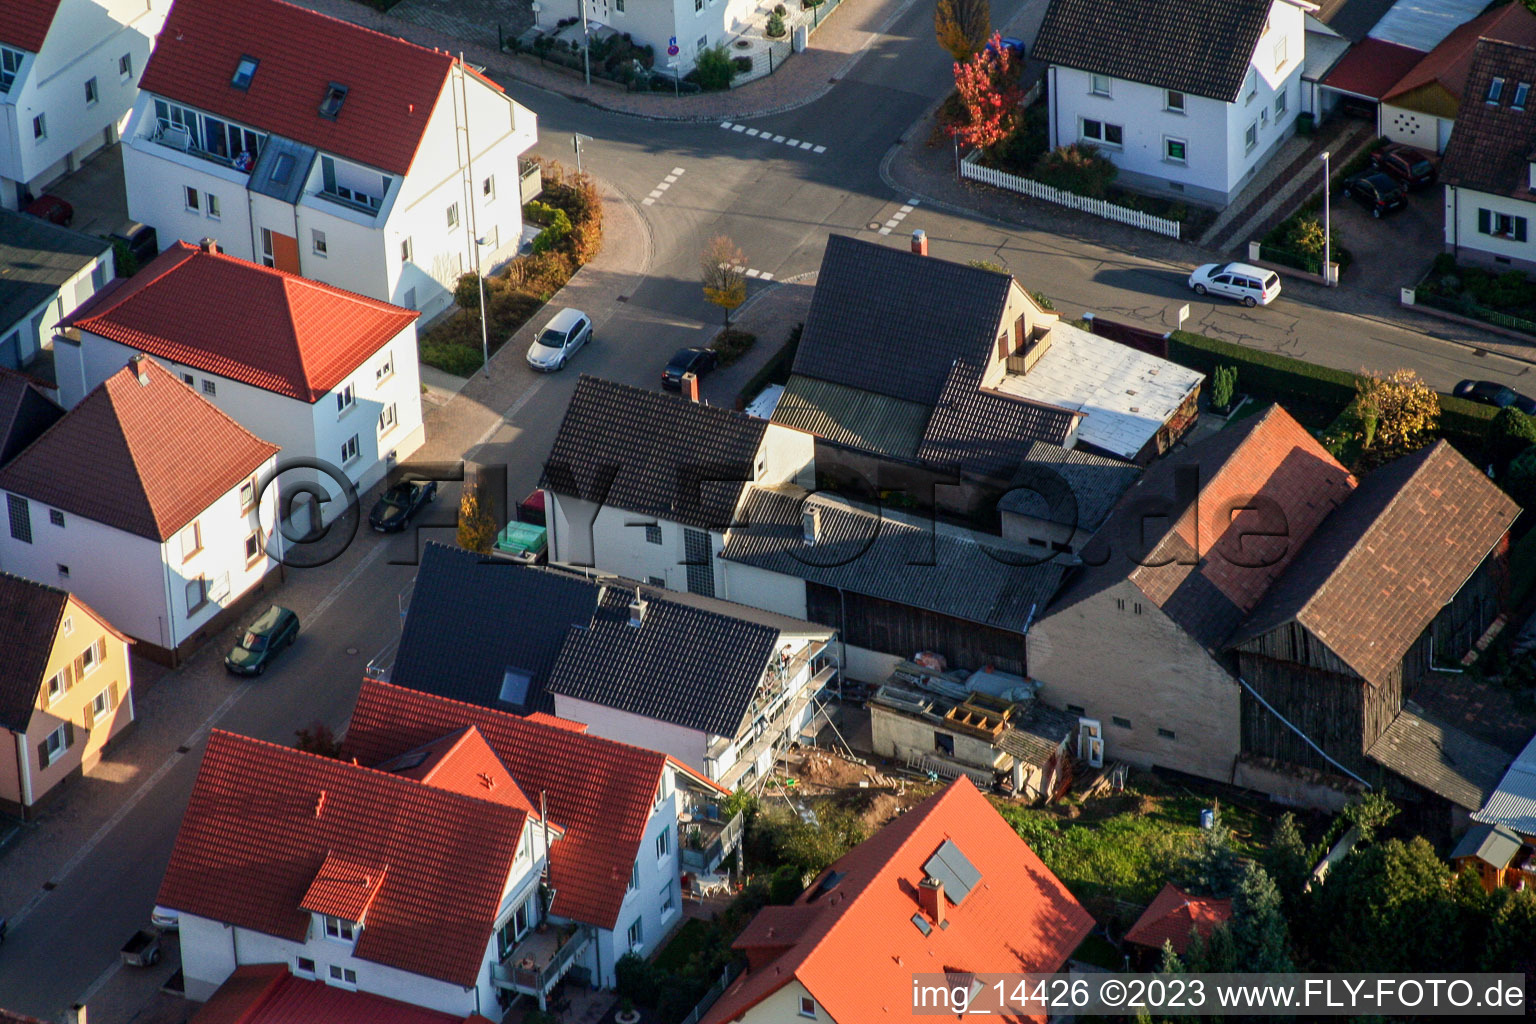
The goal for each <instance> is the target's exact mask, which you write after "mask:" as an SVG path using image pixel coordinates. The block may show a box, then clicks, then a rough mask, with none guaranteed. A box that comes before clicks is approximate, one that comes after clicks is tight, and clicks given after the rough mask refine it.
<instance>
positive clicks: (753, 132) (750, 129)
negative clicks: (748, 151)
mask: <svg viewBox="0 0 1536 1024" xmlns="http://www.w3.org/2000/svg"><path fill="white" fill-rule="evenodd" d="M747 134H748V135H756V134H757V129H756V128H748V129H747Z"/></svg>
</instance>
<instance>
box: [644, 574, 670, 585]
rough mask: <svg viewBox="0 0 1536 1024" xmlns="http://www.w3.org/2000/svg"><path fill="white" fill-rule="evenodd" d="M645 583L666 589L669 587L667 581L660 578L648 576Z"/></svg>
mask: <svg viewBox="0 0 1536 1024" xmlns="http://www.w3.org/2000/svg"><path fill="white" fill-rule="evenodd" d="M645 582H647V583H649V584H650V585H651V586H653V587H665V586H666V585H667V581H666V580H664V579H662V578H661V577H660V576H647V577H646V578H645Z"/></svg>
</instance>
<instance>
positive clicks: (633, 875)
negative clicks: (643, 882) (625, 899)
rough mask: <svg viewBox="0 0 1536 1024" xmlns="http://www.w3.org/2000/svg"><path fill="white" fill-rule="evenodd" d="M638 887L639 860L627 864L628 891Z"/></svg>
mask: <svg viewBox="0 0 1536 1024" xmlns="http://www.w3.org/2000/svg"><path fill="white" fill-rule="evenodd" d="M638 888H640V862H639V861H638V860H637V861H635V862H634V863H633V864H631V865H630V866H629V891H630V892H634V891H635V890H636V889H638Z"/></svg>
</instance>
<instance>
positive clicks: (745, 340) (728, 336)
mask: <svg viewBox="0 0 1536 1024" xmlns="http://www.w3.org/2000/svg"><path fill="white" fill-rule="evenodd" d="M756 342H757V335H755V334H751V333H749V332H747V331H739V330H737V329H736V328H734V327H727V328H726V329H725V330H723V331H721V332H720V333H719V334H717V335H715V340H714V343H713V344H711V345H710V346H709V347H710V348H712V349H714V350H715V355H717V356H718V357H719V359H720V365H721V366H730V365H731V364H732V363H734V362H736V361H737V360H739V359H740V358H741V357H742V356H744V355H746V354H747V351H748V350H749V349H751V348H752V346H753V345H754V344H755V343H756Z"/></svg>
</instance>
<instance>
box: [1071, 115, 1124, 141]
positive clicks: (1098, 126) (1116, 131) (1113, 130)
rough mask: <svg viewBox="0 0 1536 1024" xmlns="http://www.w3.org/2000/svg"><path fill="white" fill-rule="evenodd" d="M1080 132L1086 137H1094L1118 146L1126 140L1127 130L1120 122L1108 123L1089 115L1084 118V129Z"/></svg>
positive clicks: (1094, 139)
mask: <svg viewBox="0 0 1536 1024" xmlns="http://www.w3.org/2000/svg"><path fill="white" fill-rule="evenodd" d="M1080 134H1081V135H1082V137H1083V138H1085V139H1092V140H1093V141H1094V142H1101V143H1103V144H1104V145H1106V146H1115V147H1118V146H1120V145H1122V144H1123V143H1124V141H1125V131H1124V129H1122V128H1121V127H1120V126H1119V125H1118V124H1108V123H1106V122H1104V121H1095V120H1093V119H1092V118H1087V117H1085V118H1083V130H1082V132H1081V133H1080Z"/></svg>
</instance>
